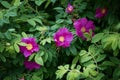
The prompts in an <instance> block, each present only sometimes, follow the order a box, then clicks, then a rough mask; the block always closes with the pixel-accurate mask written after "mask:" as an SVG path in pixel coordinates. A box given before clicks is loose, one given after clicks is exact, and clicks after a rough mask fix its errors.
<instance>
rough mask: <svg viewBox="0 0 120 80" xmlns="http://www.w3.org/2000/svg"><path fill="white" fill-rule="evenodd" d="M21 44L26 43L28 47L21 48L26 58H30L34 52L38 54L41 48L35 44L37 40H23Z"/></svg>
mask: <svg viewBox="0 0 120 80" xmlns="http://www.w3.org/2000/svg"><path fill="white" fill-rule="evenodd" d="M21 42H24V43H26V46H20V51H21V52H22V53H23V55H24V56H25V57H28V56H30V55H31V54H33V52H38V51H39V47H38V45H37V43H36V42H35V38H22V40H21Z"/></svg>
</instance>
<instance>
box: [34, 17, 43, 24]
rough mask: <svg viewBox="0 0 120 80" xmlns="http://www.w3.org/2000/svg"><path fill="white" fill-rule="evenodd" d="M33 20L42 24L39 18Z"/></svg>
mask: <svg viewBox="0 0 120 80" xmlns="http://www.w3.org/2000/svg"><path fill="white" fill-rule="evenodd" d="M33 20H34V21H36V22H38V23H40V24H41V25H43V23H42V21H41V20H40V19H39V18H34V19H33Z"/></svg>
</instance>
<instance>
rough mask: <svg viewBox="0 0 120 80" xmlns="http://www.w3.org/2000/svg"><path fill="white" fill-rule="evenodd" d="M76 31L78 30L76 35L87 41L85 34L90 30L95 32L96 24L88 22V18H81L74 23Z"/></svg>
mask: <svg viewBox="0 0 120 80" xmlns="http://www.w3.org/2000/svg"><path fill="white" fill-rule="evenodd" d="M73 25H74V27H75V29H76V34H77V35H78V36H79V37H81V38H82V39H86V38H85V36H84V33H89V32H90V30H94V28H95V26H94V22H93V21H91V20H90V21H88V20H87V18H81V19H78V20H76V21H74V23H73Z"/></svg>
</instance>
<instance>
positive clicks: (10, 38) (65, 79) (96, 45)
mask: <svg viewBox="0 0 120 80" xmlns="http://www.w3.org/2000/svg"><path fill="white" fill-rule="evenodd" d="M68 3H70V4H72V5H73V7H74V10H73V12H72V13H70V14H69V13H66V12H65V9H66V7H67V5H68ZM119 3H120V1H119V0H106V1H101V0H0V80H21V79H22V78H23V79H25V80H119V79H120V63H119V62H120V56H119V55H120V54H119V51H120V33H119V32H120V11H119V8H120V5H119ZM98 7H100V8H104V7H105V8H107V10H108V11H107V14H106V15H105V16H104V17H103V18H101V19H98V18H96V17H95V10H96V8H98ZM83 17H85V18H87V19H88V20H92V21H94V24H95V26H96V27H95V30H94V31H95V33H94V36H93V37H92V38H90V36H92V34H93V33H92V31H90V34H84V35H85V37H86V40H83V39H82V38H80V37H78V36H77V35H76V32H75V28H74V26H73V23H74V21H75V20H77V19H79V18H83ZM62 27H66V28H68V29H69V31H71V32H72V34H73V35H74V39H73V41H72V42H71V44H70V46H69V47H67V48H63V47H57V46H56V44H55V42H54V39H53V36H54V34H55V32H56V31H57V30H58V29H59V28H62ZM26 37H34V38H36V42H37V43H38V45H39V47H40V50H39V51H38V52H35V53H34V54H32V55H31V56H30V57H29V58H28V60H29V61H35V62H36V63H38V64H40V65H41V67H40V68H39V69H35V70H31V71H29V70H28V69H26V68H25V66H24V61H25V58H24V56H23V54H22V53H21V52H20V48H19V46H26V44H25V43H23V42H21V39H22V38H26Z"/></svg>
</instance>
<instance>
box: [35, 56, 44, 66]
mask: <svg viewBox="0 0 120 80" xmlns="http://www.w3.org/2000/svg"><path fill="white" fill-rule="evenodd" d="M35 62H36V63H38V64H40V65H44V62H43V59H42V57H41V56H40V54H37V55H36V56H35Z"/></svg>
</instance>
